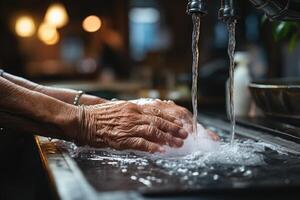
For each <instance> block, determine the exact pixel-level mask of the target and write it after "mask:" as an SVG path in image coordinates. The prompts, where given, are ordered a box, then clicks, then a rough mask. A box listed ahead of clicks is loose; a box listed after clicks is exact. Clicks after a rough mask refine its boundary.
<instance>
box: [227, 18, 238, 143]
mask: <svg viewBox="0 0 300 200" xmlns="http://www.w3.org/2000/svg"><path fill="white" fill-rule="evenodd" d="M235 25H236V21H235V20H233V21H229V22H228V23H227V27H228V32H229V41H228V55H229V59H230V69H229V118H230V121H231V127H232V129H231V140H230V143H231V144H233V142H234V136H235V123H236V122H235V111H234V52H235V46H236V40H235Z"/></svg>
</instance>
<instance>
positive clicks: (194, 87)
mask: <svg viewBox="0 0 300 200" xmlns="http://www.w3.org/2000/svg"><path fill="white" fill-rule="evenodd" d="M192 18H193V24H194V28H193V38H192V52H193V66H192V70H193V72H192V73H193V81H192V104H193V133H194V134H197V118H198V69H199V46H198V45H199V38H200V28H201V16H200V15H199V14H193V15H192Z"/></svg>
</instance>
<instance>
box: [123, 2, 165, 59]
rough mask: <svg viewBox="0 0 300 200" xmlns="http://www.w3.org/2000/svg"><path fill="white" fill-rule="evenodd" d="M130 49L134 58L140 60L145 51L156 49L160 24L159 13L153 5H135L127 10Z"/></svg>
mask: <svg viewBox="0 0 300 200" xmlns="http://www.w3.org/2000/svg"><path fill="white" fill-rule="evenodd" d="M129 23H130V51H131V56H132V57H133V59H135V60H139V61H140V60H142V59H144V58H145V56H146V55H147V53H148V52H149V51H152V50H158V49H161V48H163V46H160V45H158V44H159V42H158V40H159V38H160V34H161V26H160V13H159V10H158V9H157V8H154V7H135V8H132V9H131V10H130V11H129Z"/></svg>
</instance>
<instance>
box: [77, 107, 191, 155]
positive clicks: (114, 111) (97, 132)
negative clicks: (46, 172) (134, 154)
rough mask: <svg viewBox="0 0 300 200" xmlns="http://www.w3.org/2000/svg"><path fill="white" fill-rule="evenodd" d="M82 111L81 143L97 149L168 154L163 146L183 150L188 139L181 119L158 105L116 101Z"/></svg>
mask: <svg viewBox="0 0 300 200" xmlns="http://www.w3.org/2000/svg"><path fill="white" fill-rule="evenodd" d="M79 109H80V112H81V116H82V118H81V120H80V122H81V123H80V124H81V127H80V131H79V134H78V136H77V140H78V142H79V143H81V144H87V145H90V146H93V147H100V148H102V147H111V148H114V149H118V150H125V149H133V150H141V151H147V152H152V153H153V152H164V148H163V145H169V146H171V147H181V146H182V145H183V139H185V138H186V137H187V136H188V133H187V132H186V131H185V130H184V129H183V124H182V123H181V122H180V121H178V120H177V118H175V117H173V116H171V115H170V114H169V113H168V112H165V111H164V109H161V108H159V107H157V106H155V105H137V104H134V103H130V102H127V101H116V102H107V103H103V104H101V105H95V106H86V107H79Z"/></svg>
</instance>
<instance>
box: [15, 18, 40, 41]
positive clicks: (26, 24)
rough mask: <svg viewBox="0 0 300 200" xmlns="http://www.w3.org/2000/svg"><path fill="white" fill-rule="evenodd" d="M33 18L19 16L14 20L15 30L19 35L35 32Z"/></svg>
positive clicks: (27, 35)
mask: <svg viewBox="0 0 300 200" xmlns="http://www.w3.org/2000/svg"><path fill="white" fill-rule="evenodd" d="M35 30H36V27H35V24H34V20H33V18H32V17H30V16H21V17H19V18H18V19H17V20H16V24H15V31H16V33H17V35H18V36H20V37H30V36H32V35H33V34H34V33H35Z"/></svg>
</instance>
